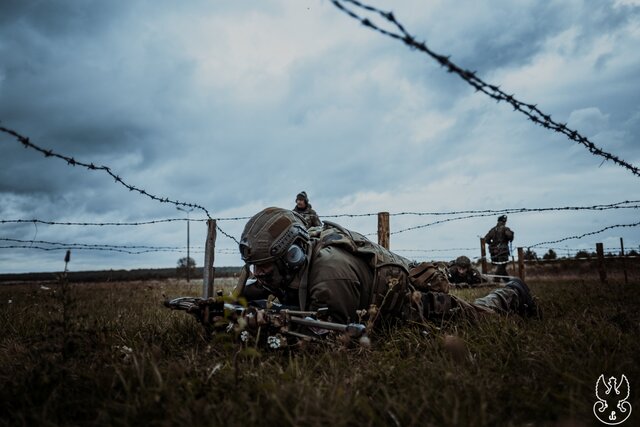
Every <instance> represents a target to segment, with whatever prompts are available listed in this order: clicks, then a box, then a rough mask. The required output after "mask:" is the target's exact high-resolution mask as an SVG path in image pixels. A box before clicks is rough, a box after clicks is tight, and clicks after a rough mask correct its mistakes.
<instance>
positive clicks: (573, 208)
mask: <svg viewBox="0 0 640 427" xmlns="http://www.w3.org/2000/svg"><path fill="white" fill-rule="evenodd" d="M631 203H640V200H625V201H622V202H616V203H610V204H601V205H593V206H561V207H546V208H504V209H483V210H464V211H449V212H396V213H390V214H389V216H409V215H413V216H446V215H459V214H485V213H486V214H490V215H497V214H516V213H527V212H547V211H580V210H596V211H603V210H610V209H638V208H640V205H639V204H636V205H630V204H631ZM377 215H378V213H377V212H375V213H362V214H346V213H345V214H332V215H322V218H345V217H350V218H356V217H369V216H377ZM490 215H487V216H490ZM250 218H251V217H249V216H240V217H225V218H214V219H216V220H217V221H241V220H247V219H250ZM465 218H466V217H465ZM471 218H473V217H471ZM177 221H180V222H186V221H193V222H204V221H207V219H206V218H204V219H198V218H190V219H187V218H166V219H157V220H149V221H134V222H60V221H49V220H41V219H36V218H33V219H0V224H7V223H38V224H46V225H68V226H140V225H149V224H160V223H167V222H177ZM424 226H428V225H424Z"/></svg>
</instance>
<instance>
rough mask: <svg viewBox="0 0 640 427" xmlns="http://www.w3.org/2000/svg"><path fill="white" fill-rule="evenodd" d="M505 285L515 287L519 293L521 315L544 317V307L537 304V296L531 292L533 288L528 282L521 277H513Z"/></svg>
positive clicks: (519, 312) (519, 311)
mask: <svg viewBox="0 0 640 427" xmlns="http://www.w3.org/2000/svg"><path fill="white" fill-rule="evenodd" d="M505 287H506V288H510V289H513V290H514V291H516V292H517V293H518V314H519V315H521V316H523V317H534V318H537V319H542V309H541V308H540V306H539V305H538V304H537V302H536V299H535V297H534V296H533V295H532V294H531V290H530V289H529V287H528V286H527V285H526V283H524V282H523V281H522V280H520V279H511V280H510V281H509V282H508V283H507V284H506V285H505Z"/></svg>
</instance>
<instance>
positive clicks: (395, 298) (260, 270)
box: [235, 207, 537, 324]
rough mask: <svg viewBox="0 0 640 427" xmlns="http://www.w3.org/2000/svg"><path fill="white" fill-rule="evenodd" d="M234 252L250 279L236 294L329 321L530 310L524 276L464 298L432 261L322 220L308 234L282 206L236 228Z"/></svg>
mask: <svg viewBox="0 0 640 427" xmlns="http://www.w3.org/2000/svg"><path fill="white" fill-rule="evenodd" d="M240 253H241V255H242V259H243V261H244V262H245V263H246V265H247V266H248V267H249V269H250V270H251V272H252V273H253V276H254V277H255V279H256V280H252V281H250V282H252V283H249V282H247V281H246V280H244V281H242V283H239V284H238V287H237V288H236V291H235V294H236V295H240V296H243V297H245V298H247V299H249V300H254V299H263V298H266V297H268V296H269V295H273V296H276V297H277V298H278V300H279V301H280V302H281V303H283V304H286V305H289V306H294V307H295V308H297V309H301V310H314V311H315V310H318V309H325V310H326V312H327V313H328V318H327V320H331V321H334V322H340V323H349V322H363V321H369V322H372V324H379V323H380V322H382V321H385V320H388V321H397V320H400V321H407V320H413V321H424V320H428V319H429V318H433V317H434V316H435V317H441V316H445V315H451V314H454V313H460V312H462V313H465V314H469V315H471V316H476V315H478V314H481V313H496V312H497V313H519V314H521V315H524V316H529V315H535V314H536V313H537V308H536V304H535V302H534V300H533V298H532V296H531V293H530V291H529V289H528V288H527V286H526V285H525V284H524V282H521V281H519V280H513V281H511V282H509V283H507V284H506V286H505V287H503V288H499V289H497V290H495V291H493V292H492V293H490V294H489V295H487V296H486V297H483V298H479V299H477V300H476V301H475V302H474V303H469V302H466V301H463V300H461V299H459V298H456V297H455V296H452V295H450V294H449V293H448V289H449V282H448V280H447V278H446V275H445V274H444V272H443V270H441V269H439V268H438V267H437V265H436V264H432V263H422V264H419V265H415V264H412V263H411V262H410V261H409V260H407V259H406V258H403V257H401V256H399V255H396V254H394V253H393V252H390V251H388V250H387V249H385V248H384V247H382V246H380V245H377V244H375V243H373V242H371V241H370V240H368V239H367V238H366V237H365V236H363V235H362V234H360V233H356V232H354V231H350V230H347V229H345V228H343V227H341V226H340V225H338V224H335V223H332V222H329V221H325V222H324V227H323V229H322V230H321V231H317V232H314V233H313V235H310V234H309V232H308V231H307V228H306V225H305V223H304V220H303V218H302V217H300V216H299V215H298V214H296V213H295V212H293V211H289V210H286V209H281V208H275V207H272V208H267V209H264V210H263V211H261V212H259V213H257V214H256V215H254V216H253V217H252V218H251V219H250V220H249V221H248V222H247V224H246V226H245V228H244V231H243V232H242V236H241V240H240Z"/></svg>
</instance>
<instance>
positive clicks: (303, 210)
mask: <svg viewBox="0 0 640 427" xmlns="http://www.w3.org/2000/svg"><path fill="white" fill-rule="evenodd" d="M293 211H294V212H295V213H297V214H299V215H302V217H303V218H304V220H305V221H306V222H307V227H308V228H311V227H318V226H321V225H322V222H321V221H320V218H319V217H318V214H317V213H316V211H314V210H313V209H312V208H311V203H309V197H307V192H306V191H301V192H299V193H298V195H297V196H296V206H295V207H294V208H293Z"/></svg>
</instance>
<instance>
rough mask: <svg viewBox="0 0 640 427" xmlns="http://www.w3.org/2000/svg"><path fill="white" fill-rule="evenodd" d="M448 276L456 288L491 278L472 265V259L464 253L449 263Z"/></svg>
mask: <svg viewBox="0 0 640 427" xmlns="http://www.w3.org/2000/svg"><path fill="white" fill-rule="evenodd" d="M447 278H448V279H449V283H451V285H452V286H453V287H456V288H468V287H473V286H477V285H479V284H481V283H486V282H488V281H489V280H488V279H487V278H486V277H484V276H483V275H482V274H481V273H480V272H479V271H478V270H477V269H476V268H474V267H473V266H472V265H471V260H470V259H469V258H468V257H466V256H464V255H462V256H459V257H458V258H456V259H454V260H453V261H451V262H449V263H448V264H447Z"/></svg>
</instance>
